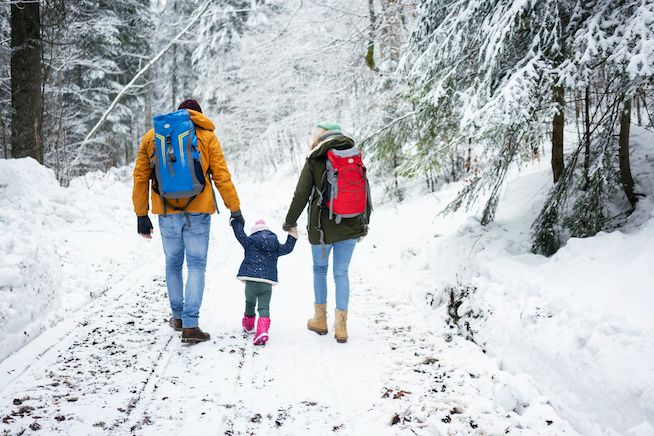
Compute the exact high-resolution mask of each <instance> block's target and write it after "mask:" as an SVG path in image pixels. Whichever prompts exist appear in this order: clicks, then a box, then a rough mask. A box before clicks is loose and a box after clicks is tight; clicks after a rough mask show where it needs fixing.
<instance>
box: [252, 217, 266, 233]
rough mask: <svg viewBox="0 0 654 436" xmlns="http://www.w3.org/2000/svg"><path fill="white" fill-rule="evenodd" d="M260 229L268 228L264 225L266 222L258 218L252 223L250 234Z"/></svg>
mask: <svg viewBox="0 0 654 436" xmlns="http://www.w3.org/2000/svg"><path fill="white" fill-rule="evenodd" d="M262 230H268V226H267V225H266V222H265V221H264V220H261V219H259V220H257V221H256V222H255V223H254V225H253V226H252V228H251V229H250V234H252V233H257V232H260V231H262Z"/></svg>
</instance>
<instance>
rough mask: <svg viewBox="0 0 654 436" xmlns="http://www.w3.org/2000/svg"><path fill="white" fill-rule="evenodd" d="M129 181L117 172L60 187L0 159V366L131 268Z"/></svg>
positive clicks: (20, 163) (27, 164) (26, 162)
mask: <svg viewBox="0 0 654 436" xmlns="http://www.w3.org/2000/svg"><path fill="white" fill-rule="evenodd" d="M130 179H131V170H130V169H129V168H122V169H115V170H111V171H110V172H109V173H107V174H102V173H94V174H89V175H87V176H86V177H85V178H78V179H75V180H73V181H72V183H71V185H70V187H68V188H62V187H61V186H59V184H58V183H57V181H56V179H55V177H54V174H53V172H52V171H51V170H49V169H47V168H45V167H43V166H41V165H39V164H38V163H37V162H36V161H35V160H33V159H15V160H4V159H3V160H0V253H2V256H0V331H2V335H0V361H1V360H3V359H5V358H6V357H7V356H8V355H10V354H11V353H13V352H14V351H16V350H17V349H18V348H20V347H21V346H23V345H24V344H26V343H27V342H29V341H30V340H32V339H33V338H34V337H36V336H37V335H38V334H39V333H41V332H42V331H43V330H44V329H46V328H47V327H49V326H51V325H53V324H54V323H56V322H58V321H60V320H61V319H63V317H65V316H66V314H67V313H70V311H73V310H75V309H77V308H79V307H81V306H82V305H84V304H85V303H87V302H88V301H90V300H91V299H93V298H95V297H97V296H98V295H101V294H102V293H104V292H105V291H106V289H107V288H108V287H109V286H110V283H111V280H112V279H114V278H116V277H117V276H119V275H120V271H121V268H122V267H123V266H124V265H126V264H127V263H130V262H134V261H136V258H137V250H136V243H137V242H139V241H138V236H137V235H136V232H135V228H136V222H135V220H133V218H132V219H131V220H130V219H129V215H133V212H132V208H131V199H130V196H131V192H130V188H129V187H130V183H128V181H129V180H130ZM132 221H133V222H134V228H127V227H125V225H124V224H122V223H125V222H132ZM117 223H121V224H117Z"/></svg>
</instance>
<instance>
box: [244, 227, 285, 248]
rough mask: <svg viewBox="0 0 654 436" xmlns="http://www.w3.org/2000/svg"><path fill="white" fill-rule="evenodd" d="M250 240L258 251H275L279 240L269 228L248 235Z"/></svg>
mask: <svg viewBox="0 0 654 436" xmlns="http://www.w3.org/2000/svg"><path fill="white" fill-rule="evenodd" d="M250 241H252V245H254V246H255V247H256V248H257V249H258V250H260V251H277V250H279V241H278V240H277V235H275V234H274V233H273V232H271V231H270V230H261V231H258V232H256V233H252V234H251V235H250Z"/></svg>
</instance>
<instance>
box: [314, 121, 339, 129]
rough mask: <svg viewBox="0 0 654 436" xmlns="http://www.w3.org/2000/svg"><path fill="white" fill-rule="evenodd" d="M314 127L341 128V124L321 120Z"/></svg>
mask: <svg viewBox="0 0 654 436" xmlns="http://www.w3.org/2000/svg"><path fill="white" fill-rule="evenodd" d="M316 127H319V128H321V129H325V130H341V125H340V124H338V123H330V122H323V123H320V124H318V125H317V126H316Z"/></svg>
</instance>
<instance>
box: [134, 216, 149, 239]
mask: <svg viewBox="0 0 654 436" xmlns="http://www.w3.org/2000/svg"><path fill="white" fill-rule="evenodd" d="M136 219H137V220H138V232H139V235H141V236H143V237H144V238H146V239H152V235H151V233H152V221H150V217H149V216H147V215H145V216H138V217H136Z"/></svg>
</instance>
